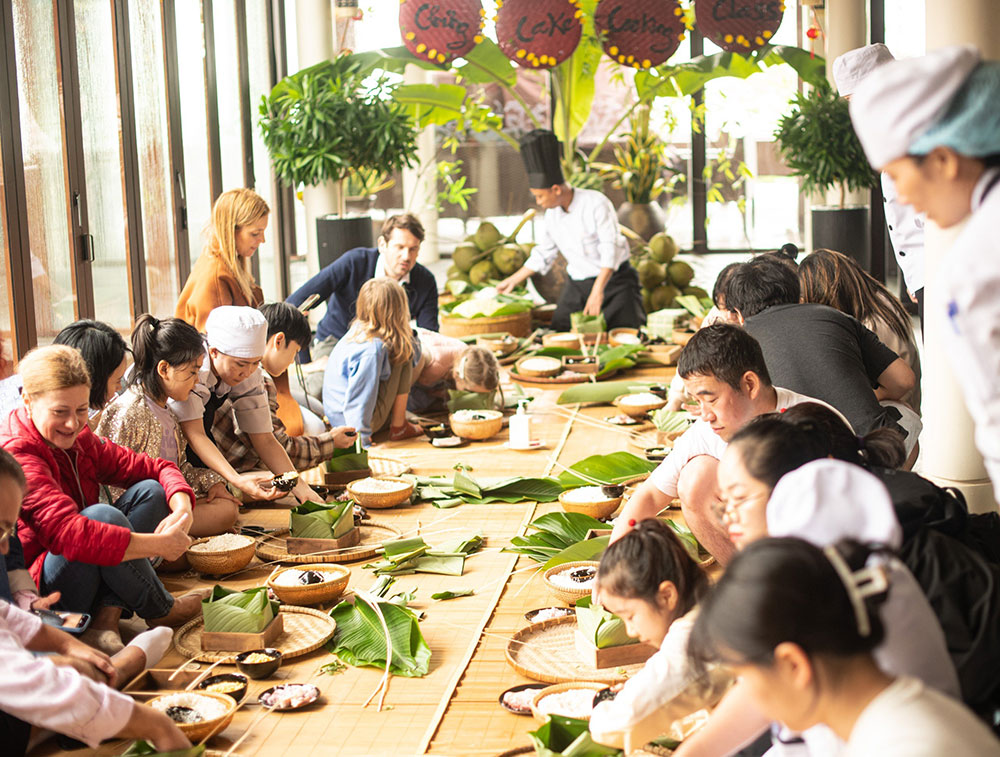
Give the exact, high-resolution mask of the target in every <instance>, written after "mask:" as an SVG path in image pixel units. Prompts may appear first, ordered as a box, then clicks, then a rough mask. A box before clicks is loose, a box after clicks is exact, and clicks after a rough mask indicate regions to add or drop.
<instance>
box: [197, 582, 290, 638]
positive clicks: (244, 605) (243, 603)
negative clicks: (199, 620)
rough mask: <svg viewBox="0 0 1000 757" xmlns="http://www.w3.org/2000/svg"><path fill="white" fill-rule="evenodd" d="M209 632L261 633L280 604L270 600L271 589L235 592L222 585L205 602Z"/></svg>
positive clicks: (202, 610)
mask: <svg viewBox="0 0 1000 757" xmlns="http://www.w3.org/2000/svg"><path fill="white" fill-rule="evenodd" d="M201 612H202V615H204V617H205V630H206V631H219V632H223V633H260V632H261V631H263V630H264V629H265V628H267V625H268V623H270V622H271V621H272V620H273V619H274V616H275V615H276V614H277V612H278V603H277V602H273V601H271V600H269V599H268V598H267V587H266V586H259V587H257V588H255V589H247V590H246V591H233V590H231V589H227V588H226V587H225V586H219V585H218V584H216V585H215V587H214V588H213V589H212V594H211V596H209V597H208V599H205V600H202V603H201Z"/></svg>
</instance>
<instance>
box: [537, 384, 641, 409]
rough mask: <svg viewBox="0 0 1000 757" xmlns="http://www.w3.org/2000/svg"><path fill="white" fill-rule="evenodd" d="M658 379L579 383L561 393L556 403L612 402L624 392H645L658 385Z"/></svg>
mask: <svg viewBox="0 0 1000 757" xmlns="http://www.w3.org/2000/svg"><path fill="white" fill-rule="evenodd" d="M657 383H659V382H656V381H602V382H600V383H599V384H591V383H588V384H577V385H576V386H571V387H570V388H569V389H567V390H566V391H564V392H563V393H562V394H560V395H559V399H557V400H556V403H557V404H559V405H572V404H575V403H577V402H600V403H610V402H612V401H613V400H614V399H615V398H616V397H620V396H621V395H623V394H634V393H636V392H645V391H648V390H649V387H651V386H654V385H656V384H657Z"/></svg>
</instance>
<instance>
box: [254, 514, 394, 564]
mask: <svg viewBox="0 0 1000 757" xmlns="http://www.w3.org/2000/svg"><path fill="white" fill-rule="evenodd" d="M357 528H358V529H359V530H360V531H361V543H360V544H358V545H357V546H356V547H349V548H347V549H342V550H337V551H336V552H331V553H330V554H328V555H292V554H289V553H288V550H287V549H286V548H285V538H284V537H285V536H287V535H288V533H289V530H288V529H287V528H283V529H281V530H280V531H275V532H274V533H273V534H271V535H270V536H267V537H265V538H264V539H261V540H260V541H259V542H258V543H257V557H259V558H260V559H261V560H262V561H263V562H283V563H294V564H308V563H340V562H354V561H355V560H367V559H369V558H371V557H374V556H375V554H376V551H377V550H378V548H379V547H381V546H382V543H383V542H385V541H391V540H392V539H398V538H399V537H400V533H399V531H397V530H396V529H395V528H393V527H392V526H387V525H384V524H382V523H375V522H372V521H364V522H363V523H361V524H360V525H359V526H357Z"/></svg>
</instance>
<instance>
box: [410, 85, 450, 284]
mask: <svg viewBox="0 0 1000 757" xmlns="http://www.w3.org/2000/svg"><path fill="white" fill-rule="evenodd" d="M432 77H433V73H432V72H431V71H427V70H425V69H422V68H418V67H417V66H407V67H406V71H405V72H404V74H403V78H404V80H405V81H406V83H407V84H430V83H432ZM437 194H438V189H437V144H436V142H435V139H434V127H428V128H426V129H424V130H423V131H422V132H420V134H419V135H418V136H417V159H416V163H415V165H414V167H413V168H404V169H403V203H404V206H405V208H406V210H408V211H409V212H411V213H413V214H414V215H415V216H417V218H419V219H420V223H422V224H423V225H424V231H425V232H426V238H425V239H424V241H423V244H421V245H420V256H419V257H418V258H417V260H418V261H419V262H421V263H424V264H427V263H434V262H437V261H438V260H439V259H440V257H441V254H440V251H439V250H438V233H437V226H438V209H437Z"/></svg>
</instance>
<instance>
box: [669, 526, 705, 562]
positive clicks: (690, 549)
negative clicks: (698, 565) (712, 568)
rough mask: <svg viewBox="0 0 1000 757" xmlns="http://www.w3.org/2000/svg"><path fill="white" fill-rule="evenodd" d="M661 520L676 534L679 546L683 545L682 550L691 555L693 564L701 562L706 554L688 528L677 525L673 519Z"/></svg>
mask: <svg viewBox="0 0 1000 757" xmlns="http://www.w3.org/2000/svg"><path fill="white" fill-rule="evenodd" d="M663 520H664V522H665V523H666V524H667V525H668V526H670V528H671V529H673V532H674V533H675V534H677V538H678V539H680V541H681V544H683V545H684V549H686V550H687V553H688V554H689V555H691V559H692V560H694V561H695V562H701V561H702V560H704V559H705V556H706V555H707V552H706V551H705V548H704V547H702V546H701V544H700V543H699V542H698V539H697V538H696V537H695V535H694V534H693V533H691V529H690V528H688V527H687V526H685V525H684V524H683V523H678V522H677V521H675V520H674V519H673V518H664V519H663Z"/></svg>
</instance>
